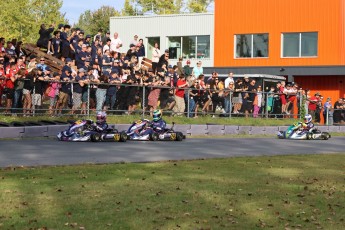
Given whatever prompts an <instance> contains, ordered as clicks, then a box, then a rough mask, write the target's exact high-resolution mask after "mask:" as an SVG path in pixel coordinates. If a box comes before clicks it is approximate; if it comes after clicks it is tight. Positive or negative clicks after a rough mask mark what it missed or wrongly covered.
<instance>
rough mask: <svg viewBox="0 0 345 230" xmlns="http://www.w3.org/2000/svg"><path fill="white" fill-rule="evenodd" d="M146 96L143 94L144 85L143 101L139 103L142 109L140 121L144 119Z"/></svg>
mask: <svg viewBox="0 0 345 230" xmlns="http://www.w3.org/2000/svg"><path fill="white" fill-rule="evenodd" d="M145 95H146V94H145V85H143V99H142V103H141V106H142V107H143V112H142V115H141V116H142V117H141V118H142V119H144V117H145V106H146V105H145V99H146V96H145Z"/></svg>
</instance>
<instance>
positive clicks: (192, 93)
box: [187, 80, 199, 117]
mask: <svg viewBox="0 0 345 230" xmlns="http://www.w3.org/2000/svg"><path fill="white" fill-rule="evenodd" d="M198 84H199V81H198V80H195V81H193V82H192V83H191V87H190V88H189V90H188V96H189V99H188V100H187V101H188V102H189V105H188V109H189V110H188V114H187V116H188V117H197V115H194V112H195V107H196V99H197V97H198V94H199V90H198V89H197V86H198ZM188 85H189V84H188Z"/></svg>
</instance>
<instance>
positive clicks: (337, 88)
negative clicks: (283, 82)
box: [294, 76, 345, 103]
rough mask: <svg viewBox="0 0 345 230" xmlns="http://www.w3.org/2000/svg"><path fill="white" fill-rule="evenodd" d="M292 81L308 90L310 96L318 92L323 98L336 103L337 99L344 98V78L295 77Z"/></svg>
mask: <svg viewBox="0 0 345 230" xmlns="http://www.w3.org/2000/svg"><path fill="white" fill-rule="evenodd" d="M294 81H295V82H297V83H298V85H299V86H300V87H302V88H303V89H310V91H311V95H314V94H315V93H316V92H320V93H321V95H323V96H324V102H325V101H326V98H327V97H331V98H332V102H333V103H334V102H336V101H337V100H338V99H339V97H345V77H344V76H295V77H294Z"/></svg>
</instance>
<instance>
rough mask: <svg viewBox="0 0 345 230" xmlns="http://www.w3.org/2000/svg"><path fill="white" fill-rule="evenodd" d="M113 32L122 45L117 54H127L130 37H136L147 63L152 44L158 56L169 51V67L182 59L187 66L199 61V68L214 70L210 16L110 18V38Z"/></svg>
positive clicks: (212, 29)
mask: <svg viewBox="0 0 345 230" xmlns="http://www.w3.org/2000/svg"><path fill="white" fill-rule="evenodd" d="M114 32H117V33H118V34H119V37H120V38H121V40H122V42H123V43H124V44H123V48H122V50H121V52H127V50H128V49H129V45H130V43H131V41H133V40H134V35H138V37H139V39H140V38H142V39H143V41H144V45H145V48H146V56H147V58H149V59H151V57H152V47H154V43H155V42H158V44H159V47H160V50H161V53H162V54H163V53H164V50H165V49H169V54H170V55H169V57H170V60H171V64H172V65H174V64H176V62H177V61H178V58H179V57H183V58H184V60H186V59H189V60H191V66H194V65H195V63H196V62H197V60H202V62H203V66H206V67H207V66H209V67H211V66H214V63H213V60H214V56H213V54H214V51H213V50H214V48H213V47H214V37H213V34H214V15H213V13H204V14H177V15H154V16H133V17H111V18H110V33H111V37H112V36H113V34H114Z"/></svg>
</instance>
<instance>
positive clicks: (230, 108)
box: [229, 91, 233, 118]
mask: <svg viewBox="0 0 345 230" xmlns="http://www.w3.org/2000/svg"><path fill="white" fill-rule="evenodd" d="M232 93H233V92H232V91H230V92H229V103H230V105H229V118H231V111H232V100H231V99H232Z"/></svg>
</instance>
